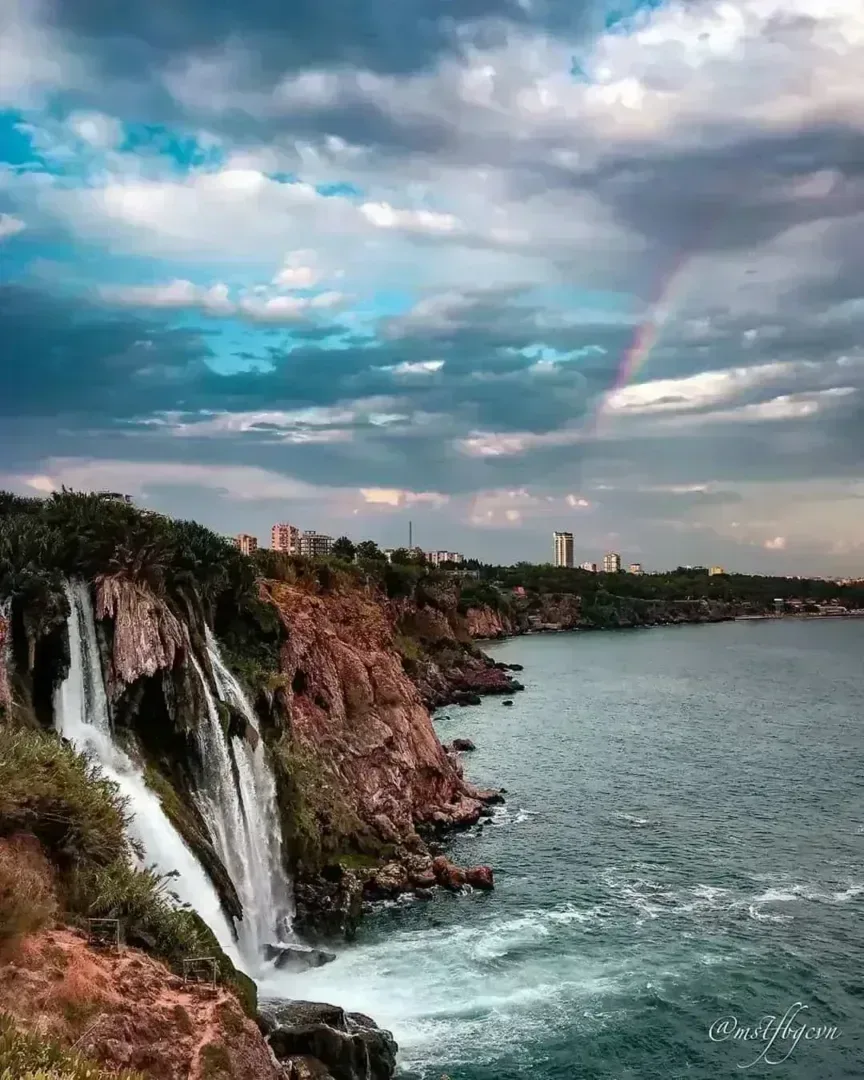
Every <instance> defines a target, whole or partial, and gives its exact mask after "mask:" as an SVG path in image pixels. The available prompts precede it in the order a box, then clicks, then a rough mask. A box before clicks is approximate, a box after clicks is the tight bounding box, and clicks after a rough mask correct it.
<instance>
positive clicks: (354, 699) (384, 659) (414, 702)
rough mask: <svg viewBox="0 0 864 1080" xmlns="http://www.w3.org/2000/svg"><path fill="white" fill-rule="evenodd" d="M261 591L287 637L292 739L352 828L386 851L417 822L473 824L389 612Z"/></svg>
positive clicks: (477, 801) (361, 600) (275, 586)
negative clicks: (311, 761) (408, 671)
mask: <svg viewBox="0 0 864 1080" xmlns="http://www.w3.org/2000/svg"><path fill="white" fill-rule="evenodd" d="M265 589H266V592H267V594H268V595H269V596H270V597H271V598H272V600H273V602H274V603H275V604H276V605H277V607H278V609H279V612H280V614H281V616H282V618H283V619H284V621H285V627H286V630H287V632H288V640H287V641H286V643H285V644H284V645H283V647H282V655H281V672H282V675H283V677H284V682H285V687H286V690H285V698H286V707H287V711H288V715H289V716H290V734H291V737H292V739H293V740H294V741H295V742H297V743H298V744H299V745H300V747H301V748H305V749H306V750H307V751H308V752H309V753H310V754H311V755H314V758H315V761H316V763H317V766H318V767H319V768H320V770H321V777H320V782H321V783H322V784H325V785H328V786H329V787H330V788H331V789H332V790H334V792H335V793H336V794H338V797H339V801H340V803H341V805H342V807H343V809H344V810H347V811H348V812H349V813H350V815H351V816H352V817H353V818H354V820H355V823H359V824H360V825H361V826H363V827H365V828H366V829H367V830H368V831H370V832H372V833H373V834H374V835H376V836H377V837H379V838H380V840H381V842H382V843H385V844H386V843H393V842H394V841H399V840H401V839H403V838H405V837H408V836H409V835H411V834H412V833H414V829H415V826H416V825H418V824H431V823H433V822H434V823H436V824H438V825H444V824H452V825H464V824H468V823H471V822H474V821H476V820H477V818H478V817H479V814H480V810H481V808H482V805H483V800H482V796H481V794H480V793H479V792H478V791H477V790H476V789H475V788H474V787H473V786H472V785H470V784H467V783H466V782H465V781H464V780H463V779H462V778H461V777H460V776H459V775H458V774H457V772H456V770H455V769H454V768H453V765H452V763H451V761H450V760H449V758H448V757H447V754H446V753H445V752H444V749H443V748H442V746H441V743H440V742H439V740H438V737H437V735H436V733H435V729H434V727H433V726H432V722H431V719H430V717H429V714H428V712H427V710H426V708H425V706H424V703H423V701H422V700H421V698H420V695H419V694H418V692H417V689H416V687H415V686H414V685H413V683H412V681H411V680H410V679H409V678H408V676H407V675H406V673H405V670H404V668H403V666H402V664H401V662H400V658H399V653H398V652H397V651H396V647H395V645H394V626H393V623H392V621H391V619H390V618H389V617H388V611H387V609H386V608H385V607H384V606H383V605H382V604H381V603H380V602H378V601H377V600H376V598H375V597H374V596H372V595H370V594H368V593H365V592H364V591H362V590H360V589H355V590H351V591H345V592H342V593H338V594H332V595H329V596H327V597H326V598H325V597H321V596H316V595H314V594H312V593H311V592H309V591H307V590H305V589H302V588H300V587H297V586H290V585H284V584H280V583H269V584H268V585H266V586H265ZM332 824H335V825H336V827H337V828H338V824H339V823H338V822H337V823H332Z"/></svg>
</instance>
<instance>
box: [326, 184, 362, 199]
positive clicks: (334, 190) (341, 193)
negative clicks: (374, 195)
mask: <svg viewBox="0 0 864 1080" xmlns="http://www.w3.org/2000/svg"><path fill="white" fill-rule="evenodd" d="M315 190H316V191H317V192H318V194H319V195H324V196H326V197H328V198H342V199H359V198H362V197H363V190H362V188H359V187H357V185H356V184H351V183H348V182H347V181H344V180H342V181H339V182H337V183H332V184H318V185H316V187H315Z"/></svg>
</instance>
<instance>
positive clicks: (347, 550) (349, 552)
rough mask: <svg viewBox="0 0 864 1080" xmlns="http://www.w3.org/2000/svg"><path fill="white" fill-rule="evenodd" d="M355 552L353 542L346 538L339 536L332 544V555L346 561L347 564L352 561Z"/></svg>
mask: <svg viewBox="0 0 864 1080" xmlns="http://www.w3.org/2000/svg"><path fill="white" fill-rule="evenodd" d="M356 552H357V548H356V546H355V544H354V543H353V541H351V540H349V539H348V537H347V536H340V537H339V539H338V540H336V541H335V542H334V544H333V554H334V555H337V556H338V557H339V558H340V559H347V560H348V562H353V561H354V555H355V554H356Z"/></svg>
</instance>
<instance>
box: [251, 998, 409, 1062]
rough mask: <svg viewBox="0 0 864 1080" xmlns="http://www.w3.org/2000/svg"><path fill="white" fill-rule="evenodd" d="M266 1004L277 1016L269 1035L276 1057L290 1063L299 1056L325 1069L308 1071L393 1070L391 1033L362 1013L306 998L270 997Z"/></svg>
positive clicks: (394, 1044)
mask: <svg viewBox="0 0 864 1080" xmlns="http://www.w3.org/2000/svg"><path fill="white" fill-rule="evenodd" d="M264 1008H269V1010H270V1014H271V1015H272V1016H274V1017H275V1018H276V1020H277V1026H276V1027H275V1028H274V1029H273V1030H272V1031H271V1033H270V1036H269V1040H268V1041H269V1043H270V1047H271V1049H272V1050H273V1053H274V1054H275V1055H276V1057H277V1058H278V1059H279V1060H280V1061H283V1062H290V1063H291V1068H292V1069H296V1067H297V1062H298V1061H299V1062H301V1063H302V1064H303V1067H304V1068H306V1069H307V1070H311V1069H312V1068H313V1065H312V1064H310V1062H311V1063H314V1067H316V1068H317V1067H319V1066H320V1067H323V1068H324V1069H325V1070H326V1071H325V1072H324V1073H321V1072H320V1071H319V1073H318V1074H316V1073H315V1072H313V1071H309V1072H308V1073H307V1075H308V1076H309V1077H314V1078H316V1080H318V1078H319V1077H320V1078H322V1080H323V1077H324V1076H327V1075H329V1076H331V1077H332V1078H333V1080H390V1078H391V1077H392V1076H393V1073H394V1072H395V1070H396V1050H397V1046H396V1043H395V1041H394V1039H393V1036H392V1035H391V1034H390V1032H389V1031H384V1030H383V1029H381V1028H379V1027H378V1025H377V1024H376V1023H375V1022H374V1020H371V1019H370V1018H369V1017H367V1016H364V1015H363V1014H362V1013H345V1012H344V1011H343V1010H342V1009H340V1008H338V1007H337V1006H334V1005H325V1004H321V1003H318V1002H310V1001H292V1002H281V1003H268V1005H267V1006H265V1007H264ZM262 1011H263V1010H262ZM290 1075H291V1074H290V1073H289V1076H290ZM298 1075H299V1076H303V1073H299V1074H298ZM292 1080H293V1078H292ZM304 1080H305V1077H304Z"/></svg>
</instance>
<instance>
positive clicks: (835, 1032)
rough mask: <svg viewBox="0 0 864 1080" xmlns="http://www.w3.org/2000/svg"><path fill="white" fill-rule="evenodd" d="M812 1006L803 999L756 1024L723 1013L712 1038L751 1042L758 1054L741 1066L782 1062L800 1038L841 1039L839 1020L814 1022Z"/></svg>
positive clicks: (743, 1067) (750, 1066)
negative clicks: (829, 1022)
mask: <svg viewBox="0 0 864 1080" xmlns="http://www.w3.org/2000/svg"><path fill="white" fill-rule="evenodd" d="M809 1008H810V1006H809V1005H805V1004H804V1003H803V1002H801V1001H796V1002H795V1004H794V1005H790V1006H789V1008H788V1009H787V1010H786V1012H785V1013H783V1015H782V1016H775V1015H773V1014H770V1015H768V1016H763V1017H762V1019H761V1020H759V1021H757V1023H755V1024H752V1025H747V1024H743V1023H740V1022H739V1020H738V1018H737V1017H736V1016H721V1017H720V1018H719V1019H717V1020H715V1021H714V1023H713V1024H712V1025H711V1026H710V1027H709V1028H708V1038H709V1039H710V1040H711V1042H717V1043H722V1042H734V1043H741V1044H742V1045H749V1046H750V1047H752V1048H753V1050H754V1051H757V1052H756V1056H755V1057H754V1058H753V1059H752V1060H750V1061H747V1062H745V1063H743V1064H742V1063H739V1065H738V1068H739V1069H751V1068H753V1066H754V1065H760V1064H762V1065H781V1064H782V1063H783V1062H784V1061H786V1060H788V1058H789V1057H791V1055H792V1054H793V1053H794V1052H795V1050H796V1049H797V1047H798V1044H799V1043H800V1042H802V1041H803V1042H826V1041H827V1042H831V1041H832V1040H834V1039H839V1038H840V1035H841V1034H842V1032H841V1031H840V1029H839V1028H838V1027H837V1025H836V1024H814V1023H812V1022H811V1019H810V1017H809V1016H807V1015H805V1014H806V1013H808V1011H809Z"/></svg>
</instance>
